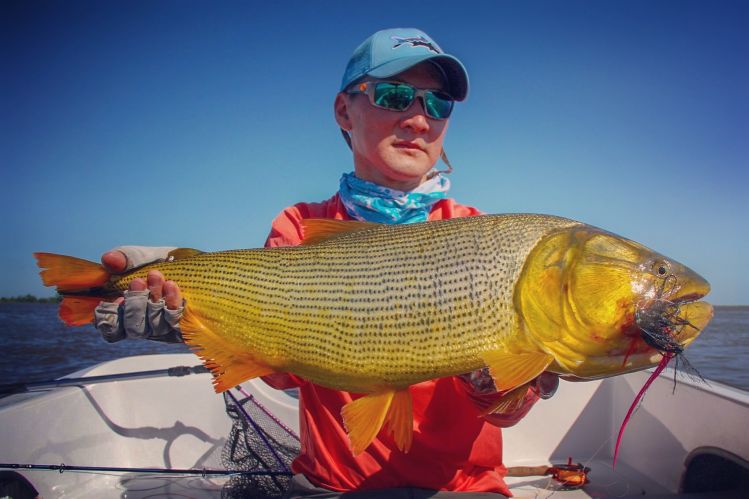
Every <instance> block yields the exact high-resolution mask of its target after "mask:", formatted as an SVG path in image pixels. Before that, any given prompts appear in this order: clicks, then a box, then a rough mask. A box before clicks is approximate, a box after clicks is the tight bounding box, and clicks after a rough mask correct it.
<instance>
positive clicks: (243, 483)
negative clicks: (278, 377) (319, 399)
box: [221, 392, 299, 499]
mask: <svg viewBox="0 0 749 499" xmlns="http://www.w3.org/2000/svg"><path fill="white" fill-rule="evenodd" d="M224 403H225V404H226V413H227V414H228V415H229V417H230V418H231V419H232V421H233V424H232V428H231V432H230V433H229V438H228V440H227V442H226V445H225V446H224V448H223V451H222V453H221V462H222V464H223V465H224V466H225V469H226V470H229V471H236V472H237V473H238V474H237V475H234V476H232V477H231V478H230V480H229V482H228V483H227V484H226V486H225V487H224V488H223V491H222V494H221V497H224V498H235V497H237V498H239V497H253V498H259V499H265V498H277V497H283V495H284V494H285V493H286V490H287V489H288V487H289V483H290V480H291V461H292V460H293V459H294V458H295V457H296V456H297V454H299V438H298V437H297V436H296V435H295V434H294V433H293V432H291V431H290V430H288V429H287V428H284V427H283V426H282V425H281V424H280V423H279V422H278V421H277V420H276V419H275V418H274V417H273V416H272V415H271V414H270V413H269V412H268V411H267V409H265V408H264V407H263V406H262V405H261V404H260V403H259V402H258V401H257V400H255V399H254V398H253V397H252V396H249V397H247V396H243V397H242V398H241V399H237V398H235V397H234V396H233V395H232V394H231V393H230V392H225V393H224Z"/></svg>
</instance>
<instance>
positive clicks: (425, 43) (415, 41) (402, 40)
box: [390, 36, 441, 54]
mask: <svg viewBox="0 0 749 499" xmlns="http://www.w3.org/2000/svg"><path fill="white" fill-rule="evenodd" d="M390 39H391V40H393V41H394V42H395V45H393V48H394V49H397V48H398V47H400V46H402V45H404V44H406V43H410V44H411V46H412V47H425V48H427V49H429V50H431V51H432V52H434V53H435V54H440V53H441V52H440V50H439V49H438V48H437V47H435V46H434V44H433V43H432V41H431V40H429V39H428V38H424V37H423V36H408V37H402V36H391V37H390Z"/></svg>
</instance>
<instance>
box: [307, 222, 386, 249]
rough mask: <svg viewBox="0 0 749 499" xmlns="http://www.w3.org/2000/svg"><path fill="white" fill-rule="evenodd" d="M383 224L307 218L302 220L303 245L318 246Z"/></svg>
mask: <svg viewBox="0 0 749 499" xmlns="http://www.w3.org/2000/svg"><path fill="white" fill-rule="evenodd" d="M380 225H381V224H378V223H373V222H358V221H353V220H328V219H324V218H307V219H304V220H302V230H303V232H304V239H303V240H302V244H303V245H305V246H309V245H310V244H318V243H321V242H323V241H327V240H329V239H333V238H334V237H337V236H340V235H341V234H348V233H350V232H359V231H362V230H367V229H371V228H373V227H378V226H380Z"/></svg>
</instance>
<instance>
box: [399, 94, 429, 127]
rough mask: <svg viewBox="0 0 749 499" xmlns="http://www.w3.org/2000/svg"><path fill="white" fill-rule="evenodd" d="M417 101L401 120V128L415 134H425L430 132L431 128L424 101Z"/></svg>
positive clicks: (420, 99) (418, 99)
mask: <svg viewBox="0 0 749 499" xmlns="http://www.w3.org/2000/svg"><path fill="white" fill-rule="evenodd" d="M416 101H417V102H414V103H413V104H411V108H410V109H408V110H407V111H406V116H405V117H404V118H403V119H402V120H401V128H410V129H412V130H413V131H414V132H417V133H425V132H428V131H429V128H430V126H429V119H428V118H427V114H426V110H425V109H424V100H423V99H422V98H421V97H418V98H417V99H416Z"/></svg>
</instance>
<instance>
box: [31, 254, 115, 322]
mask: <svg viewBox="0 0 749 499" xmlns="http://www.w3.org/2000/svg"><path fill="white" fill-rule="evenodd" d="M34 256H35V257H36V262H37V265H39V268H40V269H42V270H41V272H39V275H40V276H41V277H42V281H43V282H44V285H45V286H56V287H57V292H58V293H60V294H61V295H63V300H62V303H61V304H60V319H62V320H63V322H65V324H67V325H68V326H81V325H83V324H88V323H89V322H92V321H93V320H94V309H95V308H96V305H97V304H98V303H99V302H100V301H102V297H100V296H90V295H89V296H87V295H86V292H87V291H89V290H91V289H92V288H98V287H101V286H103V285H104V284H106V283H107V282H108V281H109V272H107V271H106V269H104V267H102V266H101V265H99V264H98V263H94V262H89V261H88V260H82V259H80V258H74V257H72V256H65V255H55V254H53V253H34ZM76 292H79V293H80V295H77V294H76V295H73V294H69V293H76ZM94 293H95V292H94ZM94 293H91V294H92V295H93V294H94Z"/></svg>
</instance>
